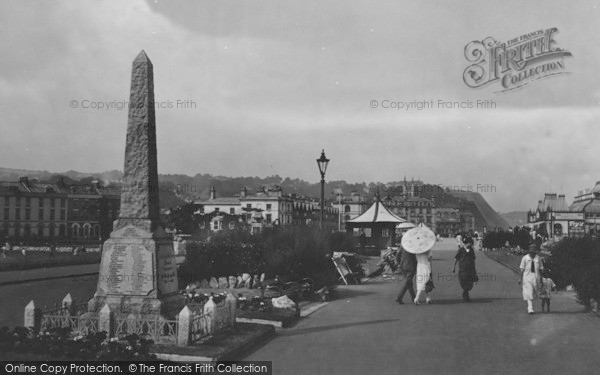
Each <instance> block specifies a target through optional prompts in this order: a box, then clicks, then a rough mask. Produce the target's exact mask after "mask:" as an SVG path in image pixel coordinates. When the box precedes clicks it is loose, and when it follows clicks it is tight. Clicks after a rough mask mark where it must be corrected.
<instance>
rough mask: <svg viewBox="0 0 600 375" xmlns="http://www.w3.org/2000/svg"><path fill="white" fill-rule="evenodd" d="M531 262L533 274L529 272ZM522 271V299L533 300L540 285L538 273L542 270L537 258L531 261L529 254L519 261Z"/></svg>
mask: <svg viewBox="0 0 600 375" xmlns="http://www.w3.org/2000/svg"><path fill="white" fill-rule="evenodd" d="M531 262H533V267H534V270H535V271H534V272H532V271H531ZM519 268H521V269H522V270H523V280H522V282H523V284H522V285H523V299H524V300H525V301H527V300H533V299H537V297H538V286H539V284H540V272H541V270H542V269H543V267H542V262H541V261H540V257H539V256H537V255H536V256H535V257H534V258H533V259H532V258H531V257H530V256H529V254H527V255H525V256H524V257H523V258H522V259H521V265H520V267H519Z"/></svg>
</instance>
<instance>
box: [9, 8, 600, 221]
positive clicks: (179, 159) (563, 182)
mask: <svg viewBox="0 0 600 375" xmlns="http://www.w3.org/2000/svg"><path fill="white" fill-rule="evenodd" d="M551 27H556V28H558V30H559V32H558V33H557V34H556V35H555V36H554V38H555V40H556V44H557V46H558V47H560V48H563V49H566V50H568V51H570V52H571V53H572V54H573V57H572V58H567V59H565V60H564V63H565V66H566V70H567V71H568V72H570V74H568V75H560V76H555V77H551V78H547V79H542V80H539V81H535V82H533V83H531V84H529V85H527V86H525V87H523V88H522V89H519V90H514V91H510V92H505V93H497V91H498V90H499V89H500V86H499V85H498V84H490V85H488V86H485V87H482V88H478V89H473V88H469V87H467V86H466V85H465V83H464V82H463V79H462V76H463V71H464V70H465V68H466V67H467V66H468V65H469V63H468V62H467V60H466V59H465V56H464V49H465V46H466V45H467V44H468V43H469V42H471V41H473V40H482V39H484V38H486V37H488V36H492V37H494V38H495V39H497V40H499V41H502V42H503V41H507V40H509V39H512V38H515V37H518V36H520V35H523V34H527V33H530V32H533V31H536V30H540V29H547V28H551ZM598 45H600V0H595V1H577V2H565V1H547V0H546V1H528V2H527V3H526V4H524V3H523V2H522V1H479V2H474V1H452V2H448V1H441V0H440V1H427V2H424V1H377V0H369V1H347V0H335V1H331V0H327V1H322V0H319V1H282V0H278V1H222V0H221V1H194V2H192V1H182V0H179V1H172V2H171V1H160V0H159V1H154V0H152V1H141V0H136V1H126V2H125V1H71V2H66V1H47V2H35V3H34V2H33V1H31V2H30V1H21V0H19V1H16V0H15V1H3V2H1V3H0V50H1V51H3V56H2V57H1V58H0V122H1V125H0V129H1V130H2V133H1V134H2V135H1V137H0V166H3V167H11V168H25V169H35V170H49V171H54V172H61V171H66V170H71V169H74V170H78V171H85V172H100V171H104V170H111V169H121V168H122V165H123V152H124V143H125V131H126V125H127V124H126V123H127V111H126V109H125V110H123V109H122V110H119V109H116V108H110V109H108V110H107V109H100V110H98V109H95V108H83V107H84V106H87V107H90V106H92V105H94V103H101V102H114V103H116V102H122V101H123V100H127V99H128V97H129V84H130V82H129V79H130V69H131V62H132V60H133V59H134V58H135V56H136V55H137V54H138V53H139V51H140V50H142V49H144V50H145V51H146V52H147V54H148V56H149V57H150V59H151V60H152V62H153V64H154V77H155V97H156V100H157V101H158V102H162V103H166V104H164V105H165V106H172V108H159V109H158V110H157V113H156V119H157V132H158V135H157V137H158V151H159V155H158V159H159V160H158V161H159V172H160V173H186V174H195V173H212V174H217V175H226V176H263V177H264V176H268V175H274V174H279V175H281V176H284V177H285V176H289V177H298V178H302V179H305V180H308V181H312V182H316V181H318V179H319V176H318V170H317V166H316V163H315V159H316V158H317V157H318V156H319V154H320V151H321V149H323V148H324V149H325V151H326V154H327V156H328V157H330V158H331V159H332V162H331V163H330V167H329V170H328V172H327V179H328V180H339V179H345V180H347V181H350V182H361V181H382V182H387V181H391V180H400V179H401V178H402V177H403V176H404V174H406V176H407V177H408V178H411V177H414V178H420V179H422V180H424V181H426V182H430V183H437V184H442V185H444V186H458V187H460V186H471V187H472V188H473V189H474V190H476V187H477V184H480V185H486V184H490V185H493V187H494V190H495V191H492V192H488V193H485V192H484V194H483V195H484V197H485V198H486V199H487V200H488V201H489V202H490V203H491V204H492V206H493V207H494V208H495V209H496V210H498V211H501V212H506V211H511V210H524V209H525V210H526V209H528V208H531V207H533V206H534V205H535V203H536V201H537V200H538V199H539V197H540V195H541V194H543V193H544V192H549V191H550V190H552V191H554V192H558V193H561V192H562V193H564V194H566V195H567V199H568V200H569V201H570V200H572V197H573V196H574V195H575V194H576V192H577V191H578V190H580V189H583V188H587V187H591V186H593V184H594V183H595V181H596V180H600V166H599V165H598V164H599V163H598V151H597V144H598V134H600V128H598V126H599V125H600V121H599V120H600V79H599V77H600V74H599V73H598V67H599V66H600V49H598V48H597V47H598ZM385 100H389V101H392V102H397V101H404V102H410V101H423V100H426V101H431V100H433V101H434V103H435V104H436V107H437V103H438V100H442V101H452V102H464V101H469V100H470V101H473V102H474V103H476V101H477V100H492V101H494V102H495V103H496V108H492V109H487V110H486V109H477V108H468V109H440V108H433V109H423V110H421V111H417V110H414V109H412V110H405V109H404V110H396V109H391V108H382V105H383V102H384V101H385ZM178 101H181V102H180V103H185V102H186V101H190V103H191V105H190V107H191V108H185V107H184V106H180V107H179V108H178ZM372 101H377V102H376V103H378V107H377V108H372ZM73 103H75V105H74V104H73ZM386 103H387V102H386ZM113 105H114V104H113ZM75 106H76V108H73V107H75Z"/></svg>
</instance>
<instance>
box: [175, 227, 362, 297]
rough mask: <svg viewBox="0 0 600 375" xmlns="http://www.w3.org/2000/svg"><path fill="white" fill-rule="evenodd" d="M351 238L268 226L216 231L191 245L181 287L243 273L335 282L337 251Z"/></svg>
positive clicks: (348, 246)
mask: <svg viewBox="0 0 600 375" xmlns="http://www.w3.org/2000/svg"><path fill="white" fill-rule="evenodd" d="M353 241H354V240H353V238H352V236H351V235H350V234H346V233H339V232H338V233H331V232H328V231H321V230H319V229H316V228H312V227H293V228H286V229H281V228H280V229H274V230H266V231H264V232H262V233H260V234H255V235H251V234H249V233H248V232H246V231H243V230H226V231H222V232H218V233H216V234H214V235H211V237H210V238H209V239H208V240H207V241H206V242H203V243H200V242H192V243H189V244H188V246H187V255H186V260H185V262H184V263H183V264H182V266H181V268H180V270H179V275H180V283H181V285H186V284H188V283H190V282H191V281H197V280H201V279H208V278H210V277H221V276H230V275H240V274H242V273H250V274H261V273H265V274H266V276H267V278H272V277H274V276H275V275H277V276H278V277H279V279H280V280H282V281H286V280H300V279H302V278H305V277H309V278H312V279H313V280H315V282H317V283H318V284H323V283H329V282H332V280H333V281H335V279H336V273H335V272H336V271H335V269H334V268H333V265H332V262H331V255H332V252H333V251H342V250H352V248H353V245H354V243H353Z"/></svg>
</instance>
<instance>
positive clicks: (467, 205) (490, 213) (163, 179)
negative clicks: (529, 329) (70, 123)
mask: <svg viewBox="0 0 600 375" xmlns="http://www.w3.org/2000/svg"><path fill="white" fill-rule="evenodd" d="M24 176H27V177H29V178H37V179H38V180H40V181H58V179H59V178H60V177H61V176H63V179H64V180H65V181H71V182H74V181H80V182H84V183H88V182H91V181H92V180H93V179H97V180H100V181H102V182H103V183H104V184H105V185H108V184H109V183H111V182H119V181H121V179H122V178H123V173H122V172H121V171H117V170H113V171H107V172H101V173H81V172H77V171H67V172H64V173H52V172H48V171H28V170H20V169H10V168H0V181H17V180H18V179H19V177H24ZM158 180H159V182H160V185H161V193H160V198H159V202H160V205H161V208H174V207H176V206H178V205H180V204H183V203H184V202H185V201H192V200H196V199H201V198H208V196H209V195H210V194H209V191H210V188H211V187H213V186H214V187H215V189H216V192H217V196H218V197H231V196H234V195H236V194H239V193H240V191H241V190H242V187H246V188H247V189H249V191H250V193H253V192H256V191H259V190H262V188H263V187H265V186H272V185H278V186H280V187H281V188H282V189H283V191H284V192H285V193H287V194H291V193H296V194H298V195H302V196H306V197H319V195H320V194H321V186H320V183H318V182H317V183H310V182H307V181H304V180H301V179H298V178H293V179H292V178H289V177H286V178H282V177H280V176H278V175H275V176H268V177H264V178H261V177H226V176H213V175H211V174H200V173H199V174H196V175H195V176H188V175H184V174H159V175H158ZM415 183H417V184H418V187H417V192H416V193H417V195H419V196H422V197H424V198H428V199H433V200H434V201H435V202H436V205H437V206H438V207H445V208H458V209H461V210H468V211H472V212H473V214H474V215H475V227H476V228H477V230H482V228H483V225H486V226H487V227H488V229H493V228H495V227H501V228H507V227H508V226H509V225H508V223H507V222H506V221H504V219H502V218H501V217H500V216H499V215H498V214H497V213H496V211H494V209H493V208H492V207H490V205H489V204H488V203H487V202H486V201H485V199H484V198H483V197H482V196H481V195H480V194H478V193H469V192H466V193H455V192H450V193H447V192H445V191H444V189H442V188H441V187H439V186H437V185H428V184H424V183H423V182H422V181H415ZM401 184H402V181H396V182H389V183H387V184H382V183H374V182H370V183H366V182H361V183H348V182H346V181H344V180H340V181H327V182H326V183H325V198H326V199H332V200H335V198H336V195H335V193H334V189H340V190H341V192H342V193H343V194H344V195H350V193H352V192H358V193H360V194H361V195H362V196H365V197H366V198H367V199H373V198H374V195H375V192H377V191H379V192H380V193H381V194H392V195H394V194H396V193H397V192H396V189H394V187H395V186H399V185H401ZM165 187H166V188H165Z"/></svg>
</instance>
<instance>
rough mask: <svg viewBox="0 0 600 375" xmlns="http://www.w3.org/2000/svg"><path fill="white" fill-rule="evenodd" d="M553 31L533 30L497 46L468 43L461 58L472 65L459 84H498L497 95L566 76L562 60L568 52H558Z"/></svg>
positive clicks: (485, 41) (489, 41)
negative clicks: (535, 82) (558, 76)
mask: <svg viewBox="0 0 600 375" xmlns="http://www.w3.org/2000/svg"><path fill="white" fill-rule="evenodd" d="M557 33H558V29H557V28H556V27H553V28H550V29H545V30H537V31H534V32H531V33H528V34H524V35H521V36H519V37H516V38H513V39H510V40H509V41H507V42H504V43H501V42H499V41H497V40H495V39H494V38H492V37H487V38H485V39H483V40H482V41H477V40H476V41H472V42H471V43H469V44H467V46H466V47H465V57H466V59H467V60H468V61H469V62H470V63H472V65H469V66H468V67H467V68H466V69H465V71H464V73H463V80H464V81H465V84H466V85H467V86H469V87H473V88H476V87H482V86H484V85H487V84H490V83H498V84H499V85H500V87H501V89H500V90H499V91H497V92H503V91H510V90H514V89H517V88H520V87H523V86H525V85H527V84H529V83H531V82H533V81H536V80H538V79H540V78H546V77H551V76H557V75H561V74H567V73H568V72H567V71H566V67H565V61H564V58H565V57H570V56H572V55H571V52H569V51H567V50H564V49H562V48H559V47H558V46H557V42H556V40H555V39H554V36H555V34H557Z"/></svg>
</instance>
